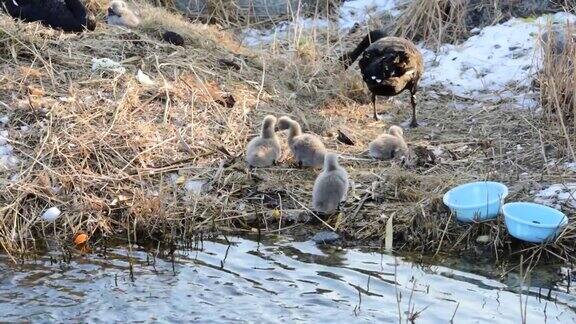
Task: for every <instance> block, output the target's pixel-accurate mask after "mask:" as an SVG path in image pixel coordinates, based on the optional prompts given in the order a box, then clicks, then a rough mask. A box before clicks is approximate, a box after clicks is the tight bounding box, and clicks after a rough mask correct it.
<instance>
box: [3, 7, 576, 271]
mask: <svg viewBox="0 0 576 324" xmlns="http://www.w3.org/2000/svg"><path fill="white" fill-rule="evenodd" d="M100 14H102V13H100ZM141 14H142V16H143V21H144V25H143V27H142V28H141V29H138V30H126V29H119V28H111V27H108V26H105V25H103V24H100V25H99V26H98V29H97V31H96V32H93V33H85V34H82V35H63V34H61V33H59V32H55V31H50V30H47V29H44V28H39V27H38V26H36V25H34V24H23V23H18V22H14V21H13V20H12V19H9V18H7V17H5V16H1V17H0V45H2V46H1V47H0V70H1V71H2V73H1V76H0V87H1V88H2V89H4V90H5V91H3V92H2V93H0V115H1V116H3V117H4V118H3V119H2V131H3V132H6V133H3V134H4V135H6V136H4V135H2V136H3V137H4V138H5V139H6V143H5V144H6V145H9V149H7V151H9V152H8V153H9V156H10V157H11V158H7V160H6V161H10V163H6V164H5V165H4V166H3V167H5V169H4V170H3V172H2V180H1V181H2V185H3V189H2V190H1V191H0V201H1V203H2V205H3V207H2V208H1V209H0V224H1V225H0V244H1V245H2V247H3V249H4V250H5V251H6V252H8V253H9V254H10V255H11V256H13V257H14V259H18V258H20V257H25V256H27V255H30V254H31V253H32V254H33V253H34V251H37V250H41V249H43V246H42V244H43V243H42V241H43V238H47V239H49V240H53V239H56V240H57V241H60V242H61V244H62V246H72V245H73V243H72V240H73V238H74V236H75V235H76V234H78V233H80V232H83V233H86V234H88V236H89V237H90V242H89V244H90V245H91V246H94V247H97V246H98V245H99V244H100V241H101V240H108V239H114V238H120V239H122V240H128V241H131V242H141V243H142V244H144V243H153V244H158V243H170V242H174V241H187V240H192V239H193V238H194V237H197V236H199V235H201V234H200V233H203V234H202V235H208V233H216V234H221V233H239V234H242V233H256V232H257V233H260V234H261V235H266V234H268V233H270V234H272V233H274V234H277V233H291V234H298V235H304V236H311V235H313V234H314V233H315V232H317V231H319V230H322V229H329V230H334V231H336V232H338V233H339V234H340V235H341V236H342V237H343V239H344V240H343V241H344V242H343V243H342V244H344V245H346V244H348V245H372V246H379V245H383V244H384V243H383V242H384V241H385V238H386V237H387V236H388V237H390V236H392V237H393V247H394V250H396V251H404V252H407V251H412V252H418V253H425V254H427V255H434V254H438V253H441V254H454V255H459V254H481V255H488V256H490V257H491V258H492V259H494V260H502V259H506V258H509V257H510V256H512V257H515V256H517V255H520V254H521V255H524V260H532V261H534V262H535V263H537V262H544V261H556V262H557V261H560V262H566V263H569V262H572V261H574V260H573V258H574V253H573V249H574V240H575V239H576V231H575V227H574V225H570V226H569V227H568V228H567V229H566V230H565V231H564V232H563V233H562V234H561V236H560V237H559V238H558V239H557V240H556V241H555V242H553V243H550V244H548V245H545V246H533V245H524V244H522V243H520V242H518V241H516V240H514V239H513V238H511V237H510V236H509V235H508V234H507V233H506V231H505V227H504V225H503V222H502V220H501V219H498V220H495V221H491V222H486V223H482V224H472V225H466V224H460V223H457V222H456V221H455V220H454V218H453V217H451V216H450V215H449V213H448V210H447V209H446V208H445V207H444V206H443V204H442V200H441V198H442V195H443V193H444V192H446V191H447V190H448V189H449V188H450V187H452V186H454V185H457V184H460V183H463V182H466V181H470V180H476V179H481V180H482V179H490V180H497V181H501V182H504V183H505V184H507V185H508V186H509V187H510V193H511V194H510V196H509V198H508V200H527V201H533V200H534V199H536V198H537V197H538V194H539V193H541V192H542V190H545V189H547V188H548V187H549V186H550V185H554V184H563V183H564V184H567V183H570V179H574V178H575V177H576V174H575V171H574V170H573V169H572V168H570V167H569V164H567V163H569V162H573V161H571V159H570V158H569V157H570V155H569V152H570V142H569V141H568V143H566V142H565V141H563V140H559V139H563V138H565V133H566V132H565V130H564V129H562V128H558V127H551V126H550V125H551V124H550V122H549V120H547V119H546V118H545V117H546V116H547V115H546V111H542V110H538V105H539V104H538V100H539V98H538V94H537V93H536V96H535V97H534V96H531V97H529V98H528V99H525V98H526V96H525V95H526V94H531V95H534V91H533V90H532V89H531V88H530V86H531V80H532V79H534V78H536V74H535V73H532V74H530V73H526V74H521V75H519V76H518V78H516V79H515V78H514V76H512V77H510V76H509V75H506V77H510V79H507V82H502V85H504V86H505V87H503V88H502V91H496V90H494V89H495V88H489V87H488V88H487V89H486V90H485V92H484V93H481V92H480V94H484V95H485V96H483V97H482V98H480V97H479V95H478V94H479V93H478V91H479V89H477V88H471V89H469V88H466V87H460V88H458V83H459V82H460V80H453V84H452V87H447V86H443V85H442V83H443V84H446V83H447V81H446V80H442V81H441V82H440V83H439V82H438V78H432V77H430V78H428V79H425V82H424V86H423V88H422V90H421V91H420V92H419V95H418V102H419V119H420V120H421V122H422V125H421V127H418V128H416V129H406V137H407V140H408V142H409V143H410V146H411V148H412V149H413V151H414V154H413V157H412V158H411V159H410V161H408V163H407V164H404V165H403V164H400V163H397V162H375V161H372V160H371V159H369V157H368V156H367V154H366V150H367V144H368V143H369V142H370V141H371V140H372V139H373V138H375V137H376V136H377V135H378V134H380V133H382V132H383V131H385V130H386V129H387V128H388V127H389V126H390V125H392V124H403V123H404V122H405V121H406V120H407V119H408V117H409V113H410V110H409V98H408V97H407V96H406V95H402V96H399V97H397V98H394V99H392V100H391V101H389V102H387V101H386V100H385V99H383V98H381V99H379V101H378V110H379V111H380V112H381V117H382V118H381V120H380V121H378V122H374V121H373V120H372V119H371V118H370V114H371V106H370V104H369V96H368V94H367V92H366V89H365V87H364V85H363V83H362V80H361V77H360V75H359V73H358V72H357V71H356V70H357V69H356V68H355V67H353V68H352V69H351V70H350V71H343V70H342V68H341V66H340V65H339V64H338V62H336V58H337V57H338V56H339V54H340V53H341V52H342V51H343V50H345V49H350V48H352V46H353V45H352V44H354V43H355V42H356V41H357V40H358V39H359V38H360V37H362V36H363V35H364V34H363V33H364V30H359V31H357V32H355V33H354V32H353V33H350V34H339V33H335V31H334V29H332V28H333V27H330V26H328V27H326V28H325V29H323V28H312V29H306V28H301V29H298V33H294V31H290V32H289V33H287V35H288V38H279V39H276V40H274V41H273V42H271V43H268V44H263V45H260V46H257V47H248V46H245V45H243V42H242V39H243V38H242V37H243V35H238V34H234V33H231V32H229V31H227V30H224V29H222V28H219V26H217V25H204V24H198V23H190V22H188V21H186V20H185V19H184V18H182V17H181V16H179V15H177V14H174V13H170V12H167V11H165V10H163V9H157V8H150V7H147V8H146V9H145V10H142V11H141ZM519 23H520V22H519ZM502 28H503V27H502ZM511 28H512V27H511ZM165 29H168V30H176V31H178V32H180V33H182V34H184V35H185V38H186V43H187V45H186V47H185V48H179V47H175V46H172V45H168V44H164V43H162V42H161V40H160V31H162V30H165ZM503 30H504V29H503ZM480 34H481V33H480ZM291 35H292V36H294V37H292V36H291ZM296 36H297V37H296ZM532 36H533V37H532V39H531V40H532V41H534V42H535V39H536V38H535V36H536V35H532ZM504 41H505V40H504ZM482 44H485V43H482ZM500 46H501V47H505V48H508V50H509V51H510V53H505V55H508V54H509V55H510V59H512V58H515V59H516V58H517V59H519V60H523V58H522V56H521V55H532V53H530V52H529V51H528V50H527V48H528V47H530V48H533V49H534V48H536V47H535V45H534V44H532V45H530V46H527V47H526V48H520V50H521V51H520V52H518V49H514V48H512V47H513V46H516V45H515V44H514V45H510V46H509V44H506V43H502V44H500ZM487 47H490V46H487ZM492 47H494V46H492ZM460 50H461V48H452V47H450V46H447V47H446V48H444V50H443V51H438V52H428V55H427V69H429V71H433V72H430V73H434V74H433V76H435V77H438V76H439V75H443V73H447V72H449V71H448V70H442V69H439V68H438V66H448V67H450V66H451V65H449V64H447V63H446V61H443V60H442V58H444V59H446V60H448V58H450V56H449V55H451V53H452V52H451V51H454V52H459V51H460ZM515 51H516V52H515ZM505 55H504V56H505ZM105 58H106V59H110V60H112V61H113V62H115V63H116V64H109V62H105V61H102V59H105ZM460 59H462V61H459V60H460ZM524 59H525V58H524ZM467 60H468V61H467ZM485 61H490V60H489V59H486V60H485ZM435 62H436V63H435ZM467 62H470V60H469V58H467V57H466V56H461V57H459V58H457V59H456V62H455V63H454V66H453V67H454V69H456V70H458V69H462V67H463V66H465V65H466V63H467ZM515 62H519V61H515ZM522 62H523V61H522ZM435 64H438V65H435ZM486 66H488V67H487V70H482V71H479V72H478V73H479V74H478V75H476V79H478V78H480V79H481V78H482V75H484V76H486V75H488V76H489V77H490V76H493V75H496V74H495V73H497V72H498V71H497V70H498V68H501V67H499V66H498V65H494V66H492V67H491V66H489V65H486ZM486 66H482V67H483V68H484V67H486ZM518 66H519V68H520V69H521V67H522V66H521V65H518ZM476 68H477V67H475V66H472V67H469V68H468V69H467V70H464V71H463V72H462V74H464V75H465V74H466V73H471V72H472V71H474V70H475V69H476ZM476 70H478V69H476ZM529 70H531V67H530V69H529ZM534 72H536V71H534ZM143 74H144V75H146V76H148V77H149V78H145V77H142V75H143ZM456 75H459V74H456ZM489 77H488V78H487V80H492V79H489ZM528 77H530V78H532V79H526V78H528ZM150 81H152V82H150ZM509 83H511V84H509ZM480 84H481V82H480ZM495 84H496V85H495V86H500V84H498V83H497V82H496V83H495ZM491 85H492V84H490V86H491ZM459 89H460V90H462V91H461V92H459V91H460V90H459ZM468 90H470V91H468ZM467 91H468V92H467ZM495 93H496V94H497V95H496V96H494V94H495ZM518 98H520V99H521V100H520V99H518ZM525 103H529V104H526V106H525V107H524V104H525ZM534 103H536V105H534ZM267 114H275V115H277V116H280V115H284V114H287V115H290V116H292V117H293V118H295V119H297V120H299V121H301V123H302V124H303V126H304V128H305V130H307V131H312V132H314V133H316V134H319V135H320V136H322V138H323V140H324V142H325V144H326V146H327V148H328V149H329V150H333V151H336V152H339V153H341V154H342V155H343V158H342V165H343V166H345V167H346V169H347V170H348V172H349V174H350V177H351V179H352V180H353V182H354V185H353V186H352V191H351V192H350V194H349V198H348V201H347V203H346V205H345V206H344V210H343V212H342V213H341V214H339V215H335V216H333V217H331V218H328V219H325V220H322V221H319V220H318V219H317V218H316V216H314V215H313V214H312V213H311V212H310V211H309V207H310V200H311V188H312V185H313V182H314V179H315V177H316V174H317V172H318V171H317V170H299V169H297V168H295V167H294V164H293V163H292V161H291V160H290V158H289V156H288V153H287V150H285V152H286V153H285V154H284V157H283V159H282V160H281V161H280V165H279V166H277V167H273V168H269V169H260V170H256V171H255V172H254V173H253V174H250V173H249V172H248V170H247V168H246V165H245V163H244V158H243V153H244V149H245V145H246V143H247V142H248V140H249V139H250V138H251V137H253V136H254V135H255V133H257V132H258V129H259V124H260V121H261V119H262V117H263V116H264V115H267ZM339 130H340V131H342V132H345V133H346V134H348V135H349V136H350V137H351V138H352V139H353V140H354V142H355V145H354V146H348V145H345V144H342V143H341V142H339V141H338V140H337V134H338V131H339ZM284 142H285V141H284ZM5 147H8V146H5ZM5 156H8V155H7V154H6V155H5ZM575 182H576V181H575ZM551 196H552V197H548V198H550V199H551V200H550V201H551V202H552V203H554V204H556V203H558V204H559V207H560V208H562V210H563V211H565V212H566V213H567V214H568V216H569V218H570V219H571V220H573V219H574V207H575V206H576V204H575V205H572V202H571V200H570V199H565V200H564V201H558V199H556V200H554V194H552V195H551ZM556 196H557V197H556V198H559V195H556ZM50 207H57V208H59V209H60V210H61V211H62V215H61V216H60V218H59V219H57V220H56V222H55V223H48V222H46V221H44V220H42V218H41V215H42V213H43V212H44V211H45V210H46V209H48V208H50ZM389 219H392V220H391V222H392V227H393V234H392V235H390V234H387V233H386V224H387V223H388V221H389ZM311 223H315V224H311ZM527 262H528V261H527Z"/></svg>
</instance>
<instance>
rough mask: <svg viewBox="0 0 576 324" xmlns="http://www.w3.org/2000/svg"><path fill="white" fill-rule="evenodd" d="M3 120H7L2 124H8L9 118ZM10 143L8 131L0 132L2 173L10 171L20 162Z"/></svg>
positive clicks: (0, 169) (0, 168)
mask: <svg viewBox="0 0 576 324" xmlns="http://www.w3.org/2000/svg"><path fill="white" fill-rule="evenodd" d="M2 119H3V120H5V122H2V124H6V123H8V117H7V116H3V117H2ZM3 127H4V125H3V126H2V128H3ZM8 142H9V138H8V131H7V130H4V129H2V130H0V171H6V170H10V169H12V168H14V167H16V166H17V165H18V162H19V160H18V158H17V157H16V156H14V154H13V151H14V148H13V147H12V145H10V144H9V143H8Z"/></svg>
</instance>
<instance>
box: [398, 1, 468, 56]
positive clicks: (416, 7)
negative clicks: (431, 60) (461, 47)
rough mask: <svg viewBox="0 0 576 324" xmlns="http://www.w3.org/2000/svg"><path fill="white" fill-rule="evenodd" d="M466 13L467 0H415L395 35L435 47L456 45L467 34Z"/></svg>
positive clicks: (400, 20)
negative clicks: (422, 41)
mask: <svg viewBox="0 0 576 324" xmlns="http://www.w3.org/2000/svg"><path fill="white" fill-rule="evenodd" d="M467 10H468V0H440V1H426V0H415V1H412V2H411V3H410V4H409V5H408V7H407V8H406V9H405V10H404V11H403V12H402V14H401V15H400V17H399V18H398V22H397V23H396V30H395V32H394V34H395V35H400V36H402V37H405V38H408V39H414V40H424V41H425V42H426V44H427V45H429V46H435V47H439V46H440V45H441V44H444V43H456V42H457V41H459V40H461V39H462V38H463V37H464V36H466V35H467V34H468V28H467V26H466V13H467Z"/></svg>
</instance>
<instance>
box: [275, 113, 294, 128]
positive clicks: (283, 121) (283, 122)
mask: <svg viewBox="0 0 576 324" xmlns="http://www.w3.org/2000/svg"><path fill="white" fill-rule="evenodd" d="M292 122H293V120H292V119H291V118H290V117H288V116H282V117H280V119H278V125H277V126H278V129H279V130H286V129H288V128H290V125H292Z"/></svg>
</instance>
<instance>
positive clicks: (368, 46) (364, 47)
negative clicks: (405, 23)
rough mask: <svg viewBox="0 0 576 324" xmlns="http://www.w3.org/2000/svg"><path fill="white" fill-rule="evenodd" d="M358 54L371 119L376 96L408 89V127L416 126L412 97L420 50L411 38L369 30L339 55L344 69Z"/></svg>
mask: <svg viewBox="0 0 576 324" xmlns="http://www.w3.org/2000/svg"><path fill="white" fill-rule="evenodd" d="M360 55H362V58H361V59H360V61H359V62H358V65H359V66H360V72H361V73H362V78H363V79H364V82H365V83H366V85H367V86H368V89H369V90H370V92H372V106H373V107H374V119H376V120H378V115H377V114H376V96H388V97H390V96H395V95H397V94H399V93H401V92H402V91H404V90H406V89H408V90H410V94H411V97H410V99H411V103H412V122H411V123H410V126H411V127H416V126H418V122H417V121H416V99H415V94H416V91H417V89H418V81H420V78H421V77H422V74H423V73H424V60H423V58H422V53H420V50H419V49H418V48H417V47H416V45H414V43H412V42H411V41H409V40H407V39H404V38H399V37H387V36H386V34H385V33H384V32H383V31H381V30H375V31H371V32H370V33H369V34H368V35H366V37H364V39H362V41H361V42H360V44H359V45H358V46H357V47H356V49H354V50H353V51H351V52H349V53H347V54H344V55H342V56H341V57H340V61H341V62H342V63H343V64H344V66H345V68H346V69H347V68H348V67H349V66H350V65H352V64H353V63H354V62H355V61H356V59H357V58H358V57H359V56H360Z"/></svg>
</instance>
